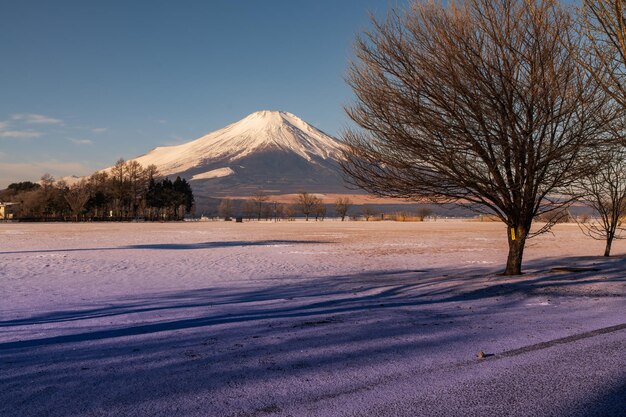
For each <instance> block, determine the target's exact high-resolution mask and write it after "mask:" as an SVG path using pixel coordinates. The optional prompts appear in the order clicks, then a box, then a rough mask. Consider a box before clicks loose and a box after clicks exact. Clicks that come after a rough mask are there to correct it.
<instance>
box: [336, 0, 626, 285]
mask: <svg viewBox="0 0 626 417" xmlns="http://www.w3.org/2000/svg"><path fill="white" fill-rule="evenodd" d="M622 6H623V0H584V1H583V4H582V7H581V8H579V9H578V10H577V11H576V13H574V11H572V10H570V9H567V8H565V7H564V6H562V5H561V4H559V3H558V2H557V1H554V0H467V1H464V2H447V3H446V2H430V1H416V2H414V3H413V4H412V6H411V7H410V8H409V9H408V10H406V11H394V12H392V13H390V14H389V16H388V17H387V18H386V19H385V20H383V21H377V20H373V29H372V30H371V31H369V32H366V33H365V34H364V35H363V36H361V37H360V38H359V39H358V40H357V42H356V48H355V50H356V59H355V60H354V62H353V63H352V64H351V67H350V69H349V76H348V80H349V84H350V85H351V87H352V89H353V90H354V92H355V95H356V101H355V103H354V104H353V105H352V106H350V107H348V108H347V112H348V115H349V116H350V118H351V119H352V120H353V121H354V122H355V123H356V124H357V125H358V126H359V127H360V129H359V130H352V131H349V132H347V133H346V134H345V135H344V141H345V143H346V144H347V145H348V147H347V150H346V151H345V154H344V156H345V162H344V163H343V169H344V171H345V172H346V174H347V176H348V177H349V178H350V181H351V182H352V184H354V185H356V186H358V187H361V188H363V189H365V190H367V191H369V192H371V193H373V194H376V195H379V196H389V197H400V198H408V199H419V200H420V201H424V200H428V201H431V202H435V203H442V202H457V203H463V204H469V205H470V207H472V208H473V209H474V210H476V211H478V212H481V213H489V214H494V215H496V216H497V217H498V218H500V219H501V220H502V221H503V222H504V223H505V224H506V225H507V232H506V233H507V240H508V245H509V253H508V258H507V265H506V269H505V274H507V275H516V274H520V273H521V271H522V258H523V252H524V247H525V243H526V240H527V239H528V238H529V237H532V236H535V235H537V234H538V233H542V232H545V231H547V230H549V228H550V227H551V226H552V222H548V223H546V224H545V225H542V226H541V227H540V228H539V229H538V230H533V231H531V226H532V224H533V219H535V218H537V217H538V216H545V215H548V214H549V213H551V212H559V211H562V210H563V208H565V207H567V206H568V205H570V204H572V203H573V202H574V201H576V200H580V201H584V202H585V203H587V204H589V205H591V206H592V207H594V208H595V209H596V210H598V212H599V213H600V221H599V224H598V226H597V227H596V228H595V229H594V228H587V229H586V230H587V231H588V232H589V233H590V234H592V235H594V236H597V235H602V236H603V238H606V239H607V251H606V253H607V254H608V253H609V252H610V244H611V242H612V239H613V238H615V237H616V235H617V234H616V229H617V228H618V227H619V226H620V221H621V220H620V219H621V217H622V216H623V214H624V195H625V194H626V193H625V191H626V188H625V184H626V181H625V179H626V175H624V170H623V169H622V168H623V166H624V146H625V144H626V129H624V122H625V121H626V87H625V86H626V77H625V76H626V41H625V39H626V16H625V14H624V9H623V7H622ZM553 217H555V216H553Z"/></svg>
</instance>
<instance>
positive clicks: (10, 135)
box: [0, 130, 43, 139]
mask: <svg viewBox="0 0 626 417" xmlns="http://www.w3.org/2000/svg"><path fill="white" fill-rule="evenodd" d="M42 135H43V133H41V132H37V131H35V130H0V138H5V139H34V138H38V137H41V136H42Z"/></svg>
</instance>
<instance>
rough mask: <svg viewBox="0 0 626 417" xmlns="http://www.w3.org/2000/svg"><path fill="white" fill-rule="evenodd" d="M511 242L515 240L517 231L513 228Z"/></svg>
mask: <svg viewBox="0 0 626 417" xmlns="http://www.w3.org/2000/svg"><path fill="white" fill-rule="evenodd" d="M511 240H515V229H514V228H513V227H511Z"/></svg>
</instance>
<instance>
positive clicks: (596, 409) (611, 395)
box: [568, 376, 626, 417]
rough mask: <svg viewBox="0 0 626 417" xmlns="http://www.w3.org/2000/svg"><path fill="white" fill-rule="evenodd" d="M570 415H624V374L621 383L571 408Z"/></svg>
mask: <svg viewBox="0 0 626 417" xmlns="http://www.w3.org/2000/svg"><path fill="white" fill-rule="evenodd" d="M568 415H570V416H580V417H583V416H584V417H624V416H625V415H626V376H625V377H624V378H623V380H622V381H621V384H618V385H617V386H614V387H611V388H608V389H606V390H605V393H604V394H603V395H600V396H598V397H596V398H594V399H592V400H591V401H588V402H587V403H586V404H583V405H582V406H578V407H576V408H574V409H572V410H571V413H570V414H568Z"/></svg>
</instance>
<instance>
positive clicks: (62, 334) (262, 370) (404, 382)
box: [0, 221, 626, 416]
mask: <svg viewBox="0 0 626 417" xmlns="http://www.w3.org/2000/svg"><path fill="white" fill-rule="evenodd" d="M505 232H506V230H505V228H504V227H503V226H502V224H499V223H481V222H467V221H465V222H459V221H447V222H446V221H437V222H424V223H394V222H338V221H325V222H302V221H297V222H279V223H271V222H260V223H257V222H246V223H244V224H236V223H227V222H195V223H191V222H189V223H169V224H147V223H146V224H0V295H1V297H2V299H1V301H0V415H1V416H31V415H32V416H40V415H46V416H121V415H124V416H143V415H150V416H152V415H159V416H161V415H162V416H264V415H281V416H288V415H292V416H335V415H337V416H339V415H341V416H343V415H346V416H348V415H363V416H369V415H384V416H387V415H389V416H391V415H406V416H411V415H476V416H488V415H494V416H496V415H497V416H502V415H528V416H531V415H532V416H536V415H537V416H543V415H545V416H548V415H581V416H583V415H626V405H625V404H626V399H625V398H626V395H623V394H625V393H626V355H625V354H624V351H625V350H624V349H626V324H625V323H626V314H625V311H626V279H625V276H626V274H625V273H624V268H625V267H626V260H624V257H623V256H624V253H625V252H626V244H625V243H624V242H620V241H618V242H616V243H615V245H614V253H615V256H614V257H612V258H610V259H605V258H603V257H599V256H596V255H598V254H601V253H602V249H603V247H602V243H601V242H596V241H593V240H589V239H587V238H585V237H584V236H583V235H582V234H581V233H580V231H579V230H578V228H577V226H576V225H559V226H557V227H556V228H555V230H554V234H546V235H542V236H540V237H538V238H536V239H533V240H531V241H530V242H529V244H528V247H527V250H526V262H525V271H526V273H525V275H524V276H522V277H517V278H507V277H502V276H499V275H497V273H498V272H500V270H501V269H502V268H503V262H504V260H505V256H506V247H505V245H506V235H505ZM560 267H567V268H572V267H575V268H577V269H575V270H573V272H571V271H569V272H568V271H567V270H562V269H559V268H560ZM479 351H484V352H485V353H486V354H487V358H486V359H484V360H479V359H477V358H476V353H478V352H479ZM620 398H621V400H620ZM620 401H621V402H620ZM622 411H623V412H624V413H623V414H622ZM612 413H613V414H612Z"/></svg>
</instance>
